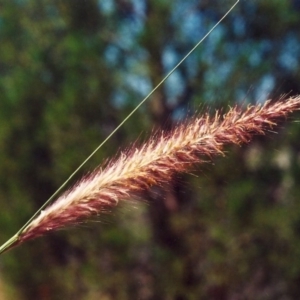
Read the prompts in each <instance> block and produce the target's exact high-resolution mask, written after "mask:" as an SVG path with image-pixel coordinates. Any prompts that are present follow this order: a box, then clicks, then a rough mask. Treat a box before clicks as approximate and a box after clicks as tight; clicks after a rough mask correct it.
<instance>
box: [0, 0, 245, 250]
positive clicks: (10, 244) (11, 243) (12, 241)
mask: <svg viewBox="0 0 300 300" xmlns="http://www.w3.org/2000/svg"><path fill="white" fill-rule="evenodd" d="M239 1H240V0H237V1H236V2H235V3H234V4H233V6H232V7H231V8H230V9H229V10H228V11H227V13H226V14H225V15H224V16H223V17H222V18H221V19H220V20H219V22H218V23H216V24H215V25H214V26H213V27H212V28H211V29H210V30H209V31H208V32H207V34H206V35H205V36H204V37H203V38H202V39H201V40H200V41H199V42H198V43H197V44H196V45H195V46H194V47H193V48H192V50H190V51H189V52H188V53H187V54H186V55H185V56H184V57H183V58H182V59H181V61H180V62H179V63H178V64H177V65H176V66H175V67H174V68H173V69H172V70H171V71H170V72H169V73H168V74H167V75H166V76H165V77H164V78H163V79H162V80H161V81H160V82H159V83H158V85H157V86H156V87H155V88H154V89H153V90H152V91H151V92H150V93H149V94H148V95H147V96H146V97H145V98H144V99H143V100H142V101H141V102H140V103H139V104H138V105H137V106H136V107H135V108H134V109H133V110H132V112H131V113H130V114H129V115H128V116H127V117H126V118H125V119H124V120H123V121H122V122H121V123H120V124H119V125H118V126H117V127H116V128H115V129H114V130H113V132H112V133H111V134H110V135H109V136H108V137H107V138H106V139H105V140H104V141H103V142H102V143H101V144H100V145H99V146H98V147H97V148H96V149H95V150H94V151H93V152H92V153H91V154H90V155H89V156H88V157H87V158H86V159H85V160H84V162H83V163H82V164H81V165H80V166H79V167H78V168H77V169H76V170H75V171H74V172H73V173H72V174H71V175H70V176H69V178H68V179H67V180H66V181H65V182H64V183H63V184H62V185H61V186H60V187H59V188H58V190H57V191H56V192H55V193H54V194H53V195H52V196H51V197H50V198H49V199H48V200H47V201H46V202H45V203H44V204H43V205H42V207H41V208H39V210H38V211H37V212H36V213H35V214H34V215H33V216H32V217H31V218H30V219H29V220H28V221H27V222H26V223H25V224H24V226H22V227H21V229H20V230H19V231H18V232H17V233H16V234H15V235H14V236H13V237H11V238H10V239H9V240H8V241H7V242H6V243H4V244H3V245H2V246H1V247H0V254H1V253H3V252H4V251H6V250H8V249H9V248H10V247H13V246H14V245H15V244H16V242H17V241H18V240H19V237H20V235H21V234H22V232H23V231H24V230H25V229H26V228H27V227H28V225H29V224H30V223H31V221H32V220H33V219H34V218H35V217H36V216H37V215H38V214H39V213H40V212H41V211H42V210H43V209H44V208H45V207H46V206H47V205H48V204H49V203H50V202H51V201H52V200H53V199H54V197H55V196H56V195H57V194H58V193H59V192H60V191H61V190H62V189H63V188H64V187H65V186H66V185H67V183H68V182H69V181H70V180H71V178H73V177H74V175H75V174H76V173H77V172H78V171H79V170H80V169H81V168H82V167H83V166H84V165H85V164H86V162H87V161H88V160H90V159H91V158H92V156H94V155H95V153H96V152H97V151H98V150H99V149H100V148H101V147H102V146H103V145H104V144H105V143H106V142H107V141H108V140H109V139H110V138H111V137H112V136H113V135H114V134H115V133H116V131H118V130H119V129H120V127H121V126H123V124H124V123H125V122H126V121H127V120H128V119H129V118H130V117H131V116H132V115H133V114H134V113H135V112H136V111H137V110H138V109H139V108H140V107H141V106H142V105H143V104H144V103H145V102H146V100H148V98H150V96H152V94H153V93H154V92H155V91H156V90H157V89H158V88H159V87H160V86H161V85H162V84H163V83H164V82H165V81H166V80H167V79H168V78H169V77H170V76H171V75H172V74H173V73H174V71H175V70H176V69H177V68H178V67H179V66H180V65H181V64H182V63H183V62H184V61H185V60H186V59H187V58H188V57H189V56H190V55H191V54H192V53H193V52H194V51H195V50H196V49H197V48H198V46H199V45H200V44H201V43H202V42H203V41H204V40H205V39H206V38H207V37H208V36H209V35H210V34H211V32H212V31H213V30H214V29H215V28H216V27H217V26H218V25H219V24H220V23H221V22H222V21H223V20H224V19H225V18H226V17H227V15H228V14H229V13H230V12H231V11H232V10H233V9H234V7H235V6H236V5H237V4H238V2H239Z"/></svg>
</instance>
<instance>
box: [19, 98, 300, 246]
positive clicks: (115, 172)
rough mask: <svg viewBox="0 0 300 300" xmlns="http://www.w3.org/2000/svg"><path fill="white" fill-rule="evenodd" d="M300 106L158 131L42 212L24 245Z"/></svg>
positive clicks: (259, 109)
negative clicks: (162, 131)
mask: <svg viewBox="0 0 300 300" xmlns="http://www.w3.org/2000/svg"><path fill="white" fill-rule="evenodd" d="M299 109H300V96H298V97H291V98H289V99H286V100H283V99H281V100H280V101H278V102H271V101H267V102H266V103H265V104H264V105H262V106H259V105H258V106H249V107H248V108H247V109H245V110H241V109H239V108H238V107H235V108H232V109H230V110H229V112H228V113H226V114H225V115H223V116H222V115H221V113H220V112H216V113H215V115H214V116H213V117H211V116H210V115H209V114H205V115H204V116H200V117H196V118H194V119H193V120H192V121H191V122H189V123H187V124H182V125H180V126H178V127H177V128H176V129H175V130H174V131H173V132H172V133H169V134H165V133H161V134H156V135H155V136H153V137H152V138H150V140H149V142H147V143H145V144H144V145H142V146H141V147H140V148H139V149H136V148H131V149H130V150H128V151H124V152H122V153H121V155H120V156H119V157H118V158H117V159H113V160H111V161H110V162H109V163H108V164H107V165H106V166H105V167H103V168H98V169H97V170H96V171H95V172H93V173H92V174H90V175H88V176H86V177H84V178H83V179H82V180H81V181H80V182H78V183H77V184H76V185H75V186H74V187H73V188H71V189H70V190H69V191H67V192H66V193H65V194H63V195H62V196H61V197H59V198H58V199H57V201H55V202H54V203H53V204H51V205H50V206H48V207H47V208H46V209H45V210H44V211H42V212H41V213H40V215H39V216H38V217H36V218H35V219H34V220H33V221H32V222H31V223H30V224H29V225H28V226H27V227H26V228H25V230H24V231H23V232H22V233H21V234H20V236H19V238H18V241H17V242H16V243H15V245H16V244H20V243H23V242H24V241H26V240H29V239H32V238H35V237H38V236H41V235H43V234H45V233H47V232H49V231H52V230H55V229H59V228H61V227H64V226H67V225H70V224H76V223H77V222H78V220H82V219H85V218H88V217H89V216H91V215H95V214H99V213H100V212H101V211H103V210H105V209H107V208H108V207H112V206H115V205H116V204H117V203H118V202H119V201H120V200H126V199H128V198H131V197H135V196H137V195H139V194H141V193H142V192H143V191H145V190H147V189H149V188H150V187H151V186H153V185H158V184H163V183H165V182H168V181H169V180H170V178H171V177H172V175H173V174H174V173H175V172H185V171H188V170H189V169H190V166H191V165H192V164H195V163H200V162H201V161H203V159H207V157H211V156H212V155H215V154H223V147H224V146H225V145H226V144H237V145H240V144H242V143H248V142H249V141H250V139H251V138H252V137H253V136H254V135H256V134H264V133H265V131H266V130H267V129H269V128H271V127H273V126H275V125H276V122H277V121H279V120H280V119H281V118H282V117H286V116H287V114H289V113H291V112H292V111H295V110H299Z"/></svg>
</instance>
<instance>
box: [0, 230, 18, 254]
mask: <svg viewBox="0 0 300 300" xmlns="http://www.w3.org/2000/svg"><path fill="white" fill-rule="evenodd" d="M18 239H19V235H18V234H15V235H14V236H12V237H11V238H10V239H9V240H8V241H6V242H5V243H4V244H3V245H2V246H1V247H0V254H2V253H3V252H5V251H7V250H8V249H9V248H11V247H13V245H15V244H16V242H17V241H18Z"/></svg>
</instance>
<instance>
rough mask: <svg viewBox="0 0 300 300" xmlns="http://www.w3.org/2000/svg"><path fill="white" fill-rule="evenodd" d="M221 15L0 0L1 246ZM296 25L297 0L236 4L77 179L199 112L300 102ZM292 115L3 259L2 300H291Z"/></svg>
mask: <svg viewBox="0 0 300 300" xmlns="http://www.w3.org/2000/svg"><path fill="white" fill-rule="evenodd" d="M225 4H226V5H225ZM230 5H231V2H230V1H225V2H224V1H220V0H213V1H204V0H201V1H194V0H188V1H187V0H185V1H184V0H177V1H146V0H142V1H134V0H115V1H113V0H110V1H108V0H107V1H96V0H85V1H80V0H72V1H67V0H66V1H58V0H51V1H49V0H43V1H33V0H23V1H17V0H11V1H5V0H0V41H1V42H0V95H1V98H0V156H1V163H0V205H1V210H0V228H1V230H0V239H1V241H3V242H4V241H5V240H6V239H8V238H9V237H10V236H11V235H13V234H14V233H15V232H16V231H17V230H18V229H19V228H20V227H21V226H22V225H23V224H24V222H25V221H27V219H28V218H29V217H30V216H31V215H32V214H33V213H34V212H35V211H36V210H37V209H38V208H39V207H40V206H41V205H42V204H43V203H44V202H45V201H46V199H47V198H48V197H49V196H50V195H51V194H52V193H53V192H54V191H55V189H56V188H58V187H59V185H60V184H61V183H62V182H63V181H64V180H65V179H66V178H67V177H68V176H69V174H70V173H72V172H73V171H74V169H75V168H76V167H77V166H78V165H79V164H80V163H81V162H82V161H83V159H85V158H86V157H87V155H89V154H90V153H91V152H92V151H93V150H94V148H95V147H96V146H97V145H98V144H100V142H101V141H102V140H103V139H104V138H105V137H106V136H107V135H108V134H109V133H110V132H111V131H112V130H113V129H114V128H115V127H116V126H117V125H118V124H119V123H120V122H121V121H122V120H123V119H124V117H125V116H126V115H127V114H128V112H130V111H131V109H132V108H134V107H135V105H136V104H137V103H138V102H139V101H140V100H141V98H142V97H143V96H144V95H145V94H146V93H147V92H149V91H150V89H151V88H152V87H154V85H155V84H156V83H157V82H159V81H160V80H161V79H162V77H163V76H164V74H166V73H167V71H168V70H170V69H171V68H172V67H173V66H174V65H175V64H176V63H177V62H178V61H179V59H180V58H181V57H182V56H183V55H184V54H186V53H187V52H188V50H190V48H191V47H192V46H193V45H194V44H195V43H196V42H197V40H199V39H200V38H201V37H202V36H203V35H204V34H205V33H206V32H207V31H208V30H209V28H211V27H212V26H213V25H214V24H215V23H216V22H217V21H218V19H219V18H220V17H221V16H222V15H223V14H224V13H225V12H226V10H227V9H229V7H230ZM299 27H300V2H299V1H298V0H293V1H292V0H290V1H288V0H286V1H274V0H256V1H241V2H240V3H239V5H238V7H237V8H236V9H235V10H234V11H233V12H232V13H231V15H230V16H229V17H228V18H227V19H226V20H225V21H224V22H223V23H222V24H221V25H220V26H219V27H218V29H217V30H216V31H214V32H213V33H212V34H211V36H210V37H209V39H208V40H207V41H206V42H205V43H203V45H202V46H201V47H200V48H199V49H198V50H197V52H196V53H194V54H193V55H192V56H191V57H189V59H188V60H187V62H186V63H184V65H183V66H181V67H180V68H179V69H178V70H177V71H176V72H175V74H174V75H173V76H172V77H171V78H169V80H168V82H167V83H166V84H165V86H164V87H163V88H161V89H160V90H159V91H157V92H156V93H155V94H154V96H153V97H152V98H151V99H150V100H149V101H148V103H147V104H146V105H145V106H143V107H142V108H141V109H140V110H139V111H138V112H137V113H136V114H135V115H134V116H133V117H132V118H131V119H130V120H129V121H128V122H126V124H125V125H124V127H122V128H121V130H120V131H119V132H118V133H117V134H116V135H115V136H114V137H113V138H112V139H111V140H110V141H109V143H108V144H106V145H105V146H104V147H103V148H102V149H101V150H100V151H99V152H98V153H97V155H96V156H95V157H94V158H93V159H92V160H91V161H90V162H89V163H88V164H87V165H86V166H85V168H84V170H82V171H81V172H80V173H81V174H78V178H79V177H80V176H81V175H82V174H84V173H85V172H86V171H88V170H91V169H93V168H95V167H96V166H97V165H99V164H100V163H101V162H102V161H104V160H105V159H107V158H108V157H114V156H115V155H116V154H117V153H118V151H119V149H120V148H124V147H127V146H128V145H129V143H130V142H135V141H136V140H137V139H138V138H139V139H140V140H143V139H144V138H145V137H146V136H149V133H150V132H151V130H152V128H155V129H157V130H159V129H161V128H163V129H164V130H169V129H170V128H172V127H173V126H174V124H175V123H176V122H177V121H180V120H182V119H185V118H188V117H189V116H190V115H191V114H193V113H195V112H197V111H199V108H198V107H199V106H200V107H201V108H200V112H201V111H202V110H203V107H206V106H209V107H211V108H212V110H213V109H214V108H216V107H222V108H223V109H224V110H226V109H227V107H228V105H234V104H235V103H239V104H247V103H257V102H262V101H264V100H265V99H266V98H269V97H274V98H278V96H279V95H281V94H282V93H289V94H290V95H292V94H299V93H300V85H299V82H300V70H299V62H300V32H299V30H298V28H299ZM298 117H299V115H298V116H297V114H295V115H294V116H293V119H291V120H290V122H289V124H285V123H284V124H283V125H284V126H281V128H279V133H278V134H276V135H275V134H272V133H270V135H269V136H268V137H256V138H255V139H254V141H253V142H252V144H250V145H248V146H244V147H241V148H237V147H228V149H227V157H225V158H224V157H217V158H215V159H213V161H212V162H208V163H204V164H202V165H199V166H195V168H194V170H192V171H191V173H192V174H193V175H177V176H176V177H175V178H174V180H173V181H172V182H170V184H169V186H166V187H154V188H153V189H152V190H151V191H149V193H147V194H145V195H144V199H141V201H134V200H132V201H131V200H130V201H128V203H123V204H122V205H120V206H119V207H118V208H116V209H113V210H112V211H111V212H108V213H107V214H103V215H101V216H99V218H97V219H96V220H93V221H91V222H87V223H84V224H78V226H76V227H75V228H71V229H68V230H62V231H61V232H54V233H51V234H50V235H48V236H45V237H43V238H40V239H37V240H34V241H31V242H28V243H26V244H24V245H22V246H20V247H18V248H16V249H13V250H11V251H10V252H8V253H5V254H4V255H3V256H1V262H0V271H1V274H0V275H1V279H2V280H3V281H4V284H6V285H7V286H8V287H9V290H10V291H13V290H14V293H15V294H14V295H11V293H12V292H9V293H8V295H7V299H9V297H11V299H16V297H19V299H41V300H48V299H88V300H92V299H177V300H180V299H218V300H219V299H297V298H298V297H299V295H300V287H299V284H298V282H299V280H300V201H299V195H300V188H299V184H298V180H299V176H300V168H299V164H300V160H299V157H300V156H299V153H300V152H299V151H300V143H299V138H300V127H299V124H298V123H297V122H295V121H293V120H297V118H298ZM194 175H196V176H194ZM16 295H18V296H16Z"/></svg>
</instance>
